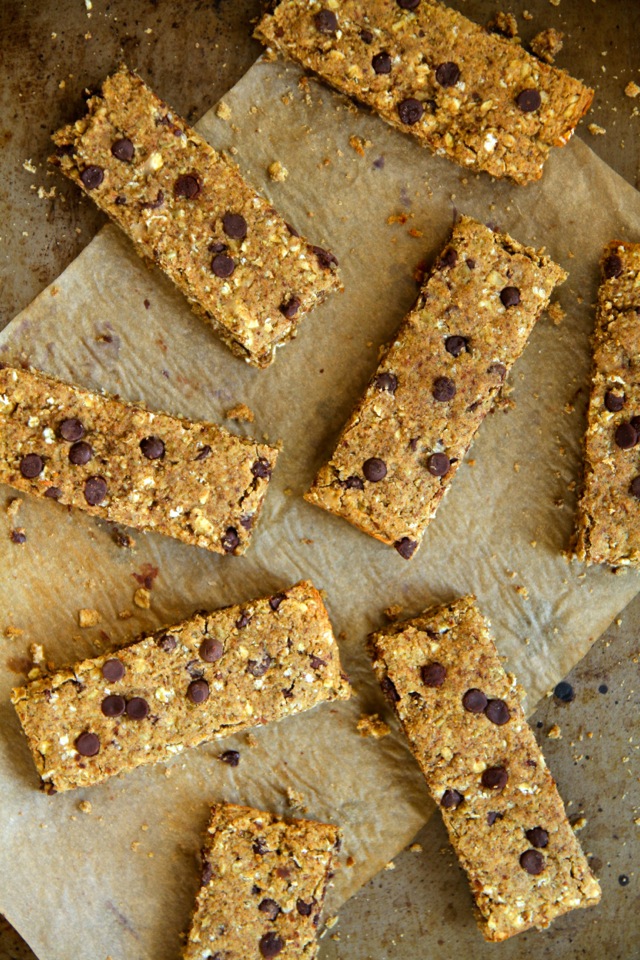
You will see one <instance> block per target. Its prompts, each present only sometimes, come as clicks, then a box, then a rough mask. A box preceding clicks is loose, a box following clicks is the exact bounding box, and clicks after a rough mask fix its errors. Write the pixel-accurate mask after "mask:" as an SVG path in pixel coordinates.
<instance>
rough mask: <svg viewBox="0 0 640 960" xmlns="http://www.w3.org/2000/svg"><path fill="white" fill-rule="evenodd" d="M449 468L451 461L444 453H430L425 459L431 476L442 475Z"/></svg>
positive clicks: (447, 471) (445, 473)
mask: <svg viewBox="0 0 640 960" xmlns="http://www.w3.org/2000/svg"><path fill="white" fill-rule="evenodd" d="M450 468H451V461H450V460H449V457H448V456H447V455H446V453H432V454H431V456H430V457H429V458H428V459H427V470H428V471H429V473H430V474H431V476H432V477H444V476H446V475H447V473H449V470H450Z"/></svg>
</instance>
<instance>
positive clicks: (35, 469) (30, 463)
mask: <svg viewBox="0 0 640 960" xmlns="http://www.w3.org/2000/svg"><path fill="white" fill-rule="evenodd" d="M43 470H44V460H43V459H42V457H39V456H38V454H37V453H28V454H27V455H26V456H25V457H23V458H22V460H21V461H20V473H21V474H22V476H23V477H24V478H25V480H33V479H34V478H35V477H38V476H40V474H41V473H42V471H43Z"/></svg>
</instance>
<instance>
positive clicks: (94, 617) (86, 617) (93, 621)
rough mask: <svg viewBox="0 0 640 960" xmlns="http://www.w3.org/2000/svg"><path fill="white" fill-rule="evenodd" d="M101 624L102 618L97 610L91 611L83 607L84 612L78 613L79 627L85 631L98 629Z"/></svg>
mask: <svg viewBox="0 0 640 960" xmlns="http://www.w3.org/2000/svg"><path fill="white" fill-rule="evenodd" d="M99 623H102V617H101V616H100V614H99V613H98V611H97V610H89V609H87V608H86V607H83V608H82V610H79V611H78V626H79V627H81V628H82V629H83V630H84V629H85V627H96V626H97V625H98V624H99Z"/></svg>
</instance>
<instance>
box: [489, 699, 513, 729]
mask: <svg viewBox="0 0 640 960" xmlns="http://www.w3.org/2000/svg"><path fill="white" fill-rule="evenodd" d="M484 715H485V717H487V719H488V720H491V723H495V725H496V726H497V727H502V726H504V724H505V723H508V722H509V720H510V719H511V713H510V711H509V707H508V706H507V705H506V703H505V702H504V700H498V699H495V700H489V702H488V704H487V705H486V707H485V710H484Z"/></svg>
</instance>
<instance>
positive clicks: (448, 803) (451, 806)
mask: <svg viewBox="0 0 640 960" xmlns="http://www.w3.org/2000/svg"><path fill="white" fill-rule="evenodd" d="M463 800H464V797H463V796H462V794H461V793H458V791H457V790H445V792H444V793H443V794H442V798H441V800H440V806H441V807H444V809H445V810H457V808H458V807H459V806H460V804H461V803H462V801H463Z"/></svg>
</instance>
